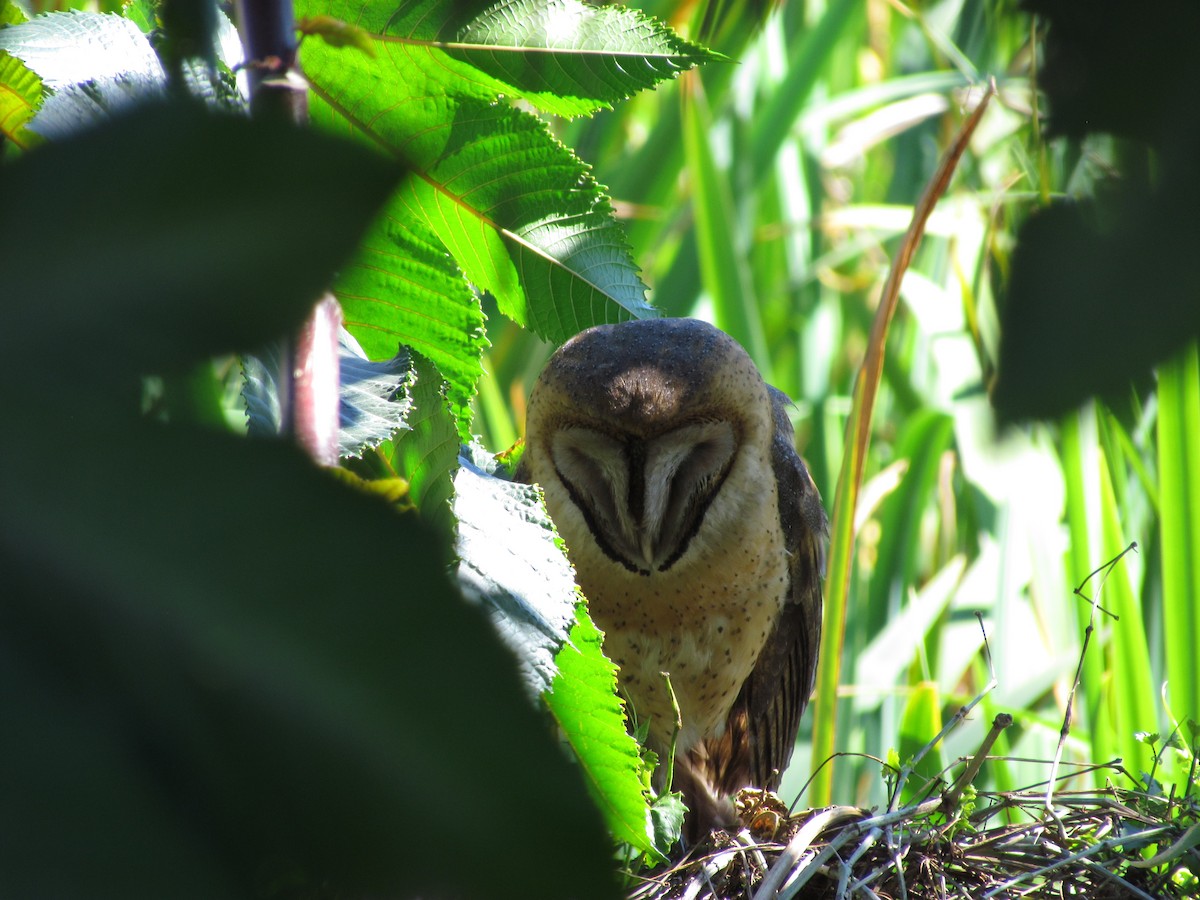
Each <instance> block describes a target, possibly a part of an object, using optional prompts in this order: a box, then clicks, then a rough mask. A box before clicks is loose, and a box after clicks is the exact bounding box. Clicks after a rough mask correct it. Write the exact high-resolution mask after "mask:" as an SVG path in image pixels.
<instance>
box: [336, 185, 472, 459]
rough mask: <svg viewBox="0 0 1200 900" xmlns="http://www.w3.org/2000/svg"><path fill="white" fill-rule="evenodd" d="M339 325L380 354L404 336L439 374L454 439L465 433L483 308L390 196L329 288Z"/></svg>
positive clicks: (438, 245)
mask: <svg viewBox="0 0 1200 900" xmlns="http://www.w3.org/2000/svg"><path fill="white" fill-rule="evenodd" d="M335 293H336V294H337V297H338V300H339V301H340V302H341V304H342V310H343V312H344V315H345V325H346V329H347V330H348V331H350V332H351V333H352V334H354V336H355V337H357V338H358V340H359V342H360V343H361V345H362V348H363V350H364V351H365V352H366V354H367V355H368V357H370V358H373V359H386V358H388V357H390V356H391V355H392V354H394V353H395V352H396V345H397V344H398V343H399V344H405V345H407V346H409V347H412V348H413V349H415V350H417V351H418V352H419V353H421V354H422V355H423V356H425V357H427V358H428V359H429V360H431V361H432V362H434V363H435V364H436V365H437V367H438V371H439V372H440V373H441V375H442V377H443V378H445V379H446V385H447V399H448V400H449V401H450V405H451V408H452V409H453V411H454V413H455V416H456V418H457V420H458V431H459V439H460V440H461V441H463V442H466V441H469V440H470V421H471V415H470V408H469V404H470V401H471V397H472V395H473V394H474V392H475V384H476V382H477V381H478V380H479V377H480V376H481V375H482V374H483V368H482V366H481V364H480V357H481V354H482V353H483V348H484V347H486V346H487V338H486V336H485V334H484V318H483V311H482V310H481V309H480V307H479V300H478V298H477V297H476V296H475V294H474V293H473V292H472V291H471V288H470V286H469V285H468V284H467V282H466V281H465V280H464V279H463V276H462V272H460V271H459V269H458V267H457V266H456V265H455V263H454V260H453V259H452V258H451V257H450V255H449V254H448V253H447V252H446V248H445V247H444V246H443V245H442V242H441V241H440V240H439V239H438V237H437V235H435V234H433V232H431V231H430V230H429V229H428V228H427V227H426V226H425V225H424V223H422V222H421V220H420V219H418V218H417V217H415V216H413V215H410V214H409V212H408V207H407V206H406V205H405V204H404V202H403V199H402V198H400V197H394V198H393V199H392V200H391V202H390V203H389V206H388V208H387V210H386V212H385V214H384V216H382V217H381V218H380V219H379V220H378V221H377V222H376V223H375V224H374V226H373V227H372V228H371V229H370V231H368V233H367V236H366V238H365V240H364V241H363V243H362V245H361V246H360V248H359V251H358V253H357V254H356V256H355V258H354V260H353V262H352V263H351V264H350V265H348V266H346V267H345V268H344V269H343V270H342V271H341V273H340V274H339V276H338V280H337V287H336V290H335Z"/></svg>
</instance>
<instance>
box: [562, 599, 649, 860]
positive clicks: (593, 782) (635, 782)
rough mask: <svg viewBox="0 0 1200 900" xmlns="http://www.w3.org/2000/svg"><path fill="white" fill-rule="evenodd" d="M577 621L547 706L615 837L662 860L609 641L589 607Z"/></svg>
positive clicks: (578, 613) (580, 609)
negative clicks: (607, 647) (607, 645)
mask: <svg viewBox="0 0 1200 900" xmlns="http://www.w3.org/2000/svg"><path fill="white" fill-rule="evenodd" d="M576 617H577V618H576V623H575V626H574V627H573V628H572V629H571V641H570V643H569V644H567V645H566V646H565V647H563V649H562V651H561V652H560V653H559V654H558V657H557V659H556V660H555V662H557V664H558V675H557V676H556V677H555V679H554V685H553V687H552V689H551V691H550V693H549V694H548V695H547V697H546V703H547V705H548V706H549V708H550V712H551V713H552V714H553V715H554V718H555V720H556V721H557V722H558V724H559V726H560V727H561V728H562V730H563V733H564V734H565V735H566V738H567V741H568V742H569V743H570V744H571V747H572V748H573V749H574V750H575V754H576V756H578V758H579V762H580V765H581V766H582V767H583V772H584V776H585V778H586V781H587V785H588V789H589V790H590V791H591V794H592V798H593V799H594V800H595V801H596V804H597V805H598V806H599V807H600V809H601V811H602V812H603V813H604V818H605V821H607V822H608V828H609V831H611V832H612V834H613V837H614V838H615V839H616V840H617V841H618V842H619V843H623V844H629V845H630V846H632V847H634V848H635V849H637V850H638V851H640V852H642V853H644V854H646V856H647V857H648V858H649V859H651V860H657V859H658V858H659V856H660V854H659V851H658V849H657V848H656V845H655V841H654V834H655V826H654V823H653V820H652V817H651V814H650V809H649V807H648V806H647V803H646V796H645V793H644V790H643V785H642V780H641V774H640V773H641V761H640V757H639V755H638V747H637V744H636V743H635V742H634V740H633V738H632V737H630V736H629V732H628V731H627V730H626V728H625V713H624V709H623V707H622V704H621V701H620V700H619V699H618V697H617V694H616V685H617V669H616V666H615V665H613V664H612V663H611V662H610V661H609V660H608V659H607V658H606V657H605V656H604V653H603V651H602V650H601V642H602V638H603V636H602V635H601V633H600V632H599V631H598V630H597V629H596V626H595V625H594V624H593V623H592V620H591V618H590V617H589V616H588V614H587V609H586V607H585V605H584V604H582V603H581V604H580V605H579V606H578V608H577V609H576Z"/></svg>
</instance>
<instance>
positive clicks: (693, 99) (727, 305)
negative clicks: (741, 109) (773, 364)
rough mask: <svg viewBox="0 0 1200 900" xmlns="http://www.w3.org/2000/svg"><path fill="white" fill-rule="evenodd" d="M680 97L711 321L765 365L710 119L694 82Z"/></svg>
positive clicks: (763, 345) (755, 305) (757, 320)
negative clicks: (713, 313) (713, 316)
mask: <svg viewBox="0 0 1200 900" xmlns="http://www.w3.org/2000/svg"><path fill="white" fill-rule="evenodd" d="M687 86H688V87H690V88H691V90H685V91H684V97H683V104H684V107H683V140H684V152H685V155H686V157H687V162H688V170H689V171H690V172H691V173H692V175H693V176H694V177H695V184H694V189H693V191H692V204H693V208H694V210H695V214H696V229H695V238H696V249H697V255H698V257H699V259H700V272H701V276H702V278H703V284H704V288H705V289H706V290H707V292H708V294H709V296H711V297H712V301H713V306H714V308H715V311H716V324H717V326H718V327H720V328H721V329H722V330H724V331H726V332H728V333H729V334H731V335H732V336H733V337H734V338H736V339H737V340H738V341H740V342H741V344H742V345H743V346H744V347H745V348H746V350H747V352H748V353H749V354H750V356H751V357H752V358H753V359H754V362H755V363H756V364H757V365H758V367H759V368H760V369H762V370H764V371H765V370H766V369H767V342H766V338H765V336H764V335H763V330H762V315H761V314H760V312H759V309H758V303H757V301H756V300H755V298H754V287H753V284H752V282H751V279H750V276H749V272H747V270H746V263H745V260H746V249H747V248H744V247H739V246H738V244H739V234H744V233H745V230H744V229H743V230H739V229H736V228H735V227H734V225H735V221H734V203H733V196H732V191H731V187H730V184H729V182H728V180H727V179H726V178H725V176H724V174H723V173H722V172H721V171H720V170H719V169H718V168H717V163H716V160H715V159H714V158H713V153H712V147H711V146H710V145H709V132H710V130H711V128H712V119H711V116H710V115H709V110H708V103H707V100H706V99H705V95H704V89H703V88H702V87H701V85H700V82H699V80H697V79H693V80H691V81H690V82H689V83H688V84H687Z"/></svg>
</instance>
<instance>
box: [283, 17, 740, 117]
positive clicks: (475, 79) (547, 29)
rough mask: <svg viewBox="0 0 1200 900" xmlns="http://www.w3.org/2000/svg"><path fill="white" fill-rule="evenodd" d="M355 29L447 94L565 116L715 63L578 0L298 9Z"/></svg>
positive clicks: (657, 27)
mask: <svg viewBox="0 0 1200 900" xmlns="http://www.w3.org/2000/svg"><path fill="white" fill-rule="evenodd" d="M298 11H299V12H300V13H301V14H303V15H318V14H324V15H329V16H333V17H335V18H339V19H344V20H345V21H347V22H353V23H354V25H355V27H356V28H357V29H361V30H362V31H360V32H359V33H365V34H367V35H369V36H370V37H371V38H372V39H373V40H374V41H377V42H379V43H381V44H383V45H385V47H386V48H387V53H388V54H389V55H391V56H392V57H393V58H396V59H398V58H399V56H401V55H403V56H406V57H407V59H406V60H405V62H404V63H403V65H406V66H407V65H415V66H417V67H418V68H419V70H420V71H421V73H422V75H423V76H425V77H427V78H428V79H430V81H432V82H436V83H439V84H441V85H442V86H443V87H444V88H445V89H446V90H447V91H448V92H450V93H456V94H463V95H470V96H475V97H480V98H489V97H490V99H495V98H496V97H499V96H506V97H519V98H520V99H522V100H524V101H526V102H528V103H530V104H531V105H533V106H535V107H537V108H538V109H541V110H543V111H544V112H548V113H553V114H556V115H563V116H577V115H581V114H588V113H593V112H595V111H596V110H597V109H601V108H607V107H610V106H611V104H613V103H615V102H617V101H619V100H623V99H625V98H627V97H629V96H630V95H631V94H633V93H635V92H636V91H639V90H642V89H644V88H648V87H652V86H654V85H655V84H657V83H658V82H660V81H663V80H664V79H667V78H672V77H674V76H675V75H677V74H678V73H679V72H681V71H683V70H685V69H690V68H692V67H693V66H696V65H698V64H700V63H702V62H706V61H708V60H711V59H715V58H719V57H718V55H717V54H714V53H712V52H711V51H708V50H706V49H704V48H703V47H699V46H697V45H695V44H692V43H689V42H688V41H685V40H683V39H682V38H680V37H679V36H678V35H677V34H675V32H673V31H672V30H671V29H670V28H668V27H666V26H664V25H662V24H661V23H659V22H657V21H655V20H654V19H652V18H650V17H648V16H646V15H645V14H643V13H641V12H639V11H638V10H635V9H627V8H624V7H619V6H592V5H589V4H586V3H583V2H580V0H501V2H495V3H493V2H490V0H468V2H465V3H443V2H439V0H406V2H402V3H401V4H400V5H399V6H398V7H393V6H387V5H386V4H379V3H370V2H368V3H363V2H362V0H330V2H325V3H319V4H318V3H316V2H311V0H310V2H309V3H303V4H301V6H300V7H299V8H298Z"/></svg>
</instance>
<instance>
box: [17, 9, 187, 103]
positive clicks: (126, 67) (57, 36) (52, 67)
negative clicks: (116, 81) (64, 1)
mask: <svg viewBox="0 0 1200 900" xmlns="http://www.w3.org/2000/svg"><path fill="white" fill-rule="evenodd" d="M68 48H69V49H68ZM0 50H7V51H8V52H9V53H11V54H12V55H13V56H15V57H16V58H17V59H19V60H21V61H22V62H23V63H25V65H26V66H28V67H29V68H30V69H32V70H33V71H34V72H36V73H37V74H38V76H39V77H40V78H41V79H42V81H43V82H44V83H45V85H46V87H48V88H50V89H51V90H58V89H59V88H64V87H67V86H69V85H73V84H83V83H85V82H89V81H104V80H106V79H110V78H117V77H121V76H123V77H126V78H135V77H136V78H141V79H144V80H146V81H147V82H157V83H161V81H162V80H163V79H164V78H165V77H166V76H165V73H164V72H163V68H162V65H161V64H160V63H159V61H158V57H157V56H156V55H155V53H154V49H153V48H152V47H151V46H150V42H149V40H147V38H146V36H145V35H144V34H142V33H141V32H140V31H139V30H138V27H137V25H135V24H134V23H133V22H131V21H129V20H128V19H125V18H122V17H121V16H118V15H114V14H111V13H92V12H80V11H78V10H72V11H70V12H63V13H48V14H46V15H44V16H38V17H37V18H36V19H30V20H29V21H28V22H25V23H22V24H20V25H12V26H10V27H8V28H5V29H3V30H0Z"/></svg>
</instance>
